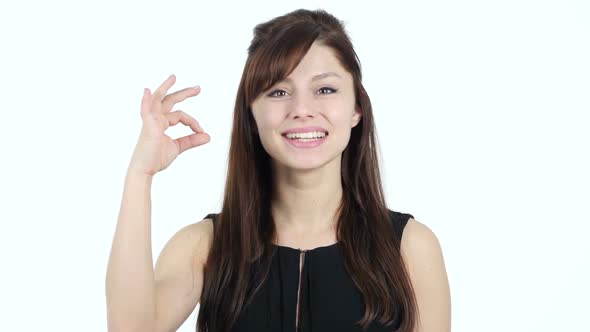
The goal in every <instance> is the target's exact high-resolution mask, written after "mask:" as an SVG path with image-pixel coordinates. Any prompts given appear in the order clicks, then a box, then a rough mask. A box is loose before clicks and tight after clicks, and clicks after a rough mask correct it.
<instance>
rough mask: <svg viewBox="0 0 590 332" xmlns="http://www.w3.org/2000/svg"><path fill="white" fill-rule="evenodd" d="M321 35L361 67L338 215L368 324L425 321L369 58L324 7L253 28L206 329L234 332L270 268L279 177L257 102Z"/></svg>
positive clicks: (213, 256)
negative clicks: (365, 69)
mask: <svg viewBox="0 0 590 332" xmlns="http://www.w3.org/2000/svg"><path fill="white" fill-rule="evenodd" d="M314 41H317V42H319V43H321V44H322V45H325V46H328V47H331V48H332V49H333V50H334V51H335V54H336V56H337V58H338V60H339V61H340V63H341V65H342V66H343V67H344V68H345V69H346V70H347V71H348V72H349V73H351V74H352V77H353V81H354V91H355V96H356V103H357V104H358V106H359V107H360V109H361V121H360V123H359V124H358V125H357V126H355V127H353V128H352V132H351V136H350V141H349V143H348V146H347V147H346V148H345V150H344V151H343V154H342V164H341V169H342V186H343V197H342V201H341V203H340V207H339V209H338V215H337V218H338V224H337V237H338V240H339V241H340V243H341V248H342V253H343V256H344V262H345V267H346V269H347V271H348V272H349V274H350V276H351V278H352V280H353V281H354V283H355V285H356V287H357V288H358V289H359V291H360V292H361V294H362V296H363V300H364V303H365V313H364V316H363V318H362V319H361V321H360V322H359V324H360V325H361V326H362V327H363V329H366V328H367V327H368V325H369V324H370V323H371V321H374V320H377V319H378V320H379V322H380V323H382V324H388V323H392V322H394V321H396V320H398V321H401V325H400V328H399V330H398V331H412V330H413V328H414V326H415V324H416V319H417V316H416V315H417V306H416V300H415V297H414V292H413V288H412V285H411V282H410V279H409V277H408V273H407V271H406V268H405V266H404V262H403V259H402V256H401V254H400V250H399V248H400V239H399V238H397V237H396V236H394V234H393V231H392V227H391V223H390V219H389V210H388V208H387V206H386V203H385V199H384V195H383V188H382V184H381V177H380V171H379V164H378V157H377V145H376V143H377V140H376V134H375V125H374V122H373V112H372V108H371V101H370V99H369V96H368V95H367V92H366V91H365V89H364V87H363V85H362V82H361V67H360V61H359V59H358V57H357V54H356V53H355V51H354V48H353V46H352V43H351V41H350V38H349V37H348V35H347V33H346V31H345V29H344V26H343V24H342V22H340V21H339V20H338V19H337V18H335V17H334V16H332V15H331V14H329V13H327V12H325V11H323V10H315V11H310V10H303V9H300V10H296V11H293V12H291V13H288V14H286V15H283V16H279V17H276V18H274V19H272V20H270V21H268V22H265V23H262V24H259V25H257V26H256V27H255V28H254V38H253V40H252V42H251V44H250V46H249V48H248V58H247V60H246V64H245V66H244V71H243V73H242V79H241V81H240V86H239V88H238V93H237V97H236V103H235V109H234V116H233V128H232V133H231V145H230V150H229V161H228V170H227V180H226V184H225V192H224V200H223V205H222V209H221V212H220V214H219V215H218V216H217V218H216V222H215V228H214V239H215V240H214V241H213V244H212V247H211V249H210V252H209V257H208V260H207V263H206V264H205V268H204V282H203V292H202V295H201V300H200V309H199V317H198V320H197V331H198V332H225V331H229V330H230V328H231V327H232V325H233V324H234V323H235V322H236V321H237V319H238V317H239V315H240V313H241V311H242V310H243V309H244V308H245V306H247V305H248V303H249V301H250V300H251V299H252V295H253V294H254V293H255V292H256V290H257V289H258V287H259V286H260V284H261V282H262V281H263V280H264V278H265V277H266V275H267V274H268V270H269V268H270V261H271V257H272V250H273V248H272V242H271V241H272V237H273V234H274V231H275V229H274V221H273V217H272V215H271V205H270V204H271V203H270V202H271V197H272V195H273V192H272V181H273V179H272V172H271V162H270V156H269V155H268V154H267V153H266V151H265V150H264V148H263V146H262V143H261V142H260V138H259V136H258V134H257V131H256V124H255V122H254V118H253V116H252V110H251V108H250V105H251V103H252V102H253V101H254V100H255V98H256V97H257V96H258V95H259V94H260V93H262V92H264V91H266V90H267V89H269V88H270V87H272V86H273V85H274V84H276V83H277V82H279V81H281V80H282V79H284V78H285V77H287V76H288V75H289V74H290V73H291V71H293V70H294V69H295V67H296V66H297V64H298V63H299V62H300V61H301V59H302V58H303V56H304V55H305V54H306V52H307V51H308V49H309V48H310V46H311V45H312V43H313V42H314Z"/></svg>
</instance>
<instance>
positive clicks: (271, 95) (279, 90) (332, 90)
mask: <svg viewBox="0 0 590 332" xmlns="http://www.w3.org/2000/svg"><path fill="white" fill-rule="evenodd" d="M324 89H326V90H331V92H330V93H322V94H325V95H326V94H327V95H329V94H333V93H336V92H337V91H338V90H337V89H333V88H329V87H327V86H325V87H322V88H320V89H319V90H324ZM277 92H285V91H284V90H281V89H277V90H273V91H272V92H271V93H269V94H268V96H269V97H282V96H276V95H274V94H275V93H277Z"/></svg>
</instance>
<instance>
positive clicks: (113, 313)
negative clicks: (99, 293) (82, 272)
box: [106, 172, 156, 331]
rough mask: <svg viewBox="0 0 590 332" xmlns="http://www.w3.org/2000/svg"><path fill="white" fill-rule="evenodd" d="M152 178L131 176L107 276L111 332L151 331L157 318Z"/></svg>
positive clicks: (126, 182)
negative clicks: (152, 222)
mask: <svg viewBox="0 0 590 332" xmlns="http://www.w3.org/2000/svg"><path fill="white" fill-rule="evenodd" d="M151 185H152V177H150V176H146V175H138V174H136V173H133V172H131V173H128V174H127V177H126V178H125V189H124V191H123V199H122V202H121V209H120V212H119V219H118V222H117V227H116V230H115V235H114V238H113V244H112V248H111V254H110V257H109V263H108V267H107V275H106V300H107V315H108V328H109V331H123V330H125V331H139V330H144V331H149V328H150V327H152V326H153V325H154V321H155V317H156V301H155V286H154V285H155V282H154V269H153V262H152V244H151V223H150V219H151V197H150V191H151Z"/></svg>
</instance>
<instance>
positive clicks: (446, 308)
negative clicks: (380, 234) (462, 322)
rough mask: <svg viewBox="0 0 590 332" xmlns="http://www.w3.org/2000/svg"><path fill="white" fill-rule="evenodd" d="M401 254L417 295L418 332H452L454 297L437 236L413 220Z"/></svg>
mask: <svg viewBox="0 0 590 332" xmlns="http://www.w3.org/2000/svg"><path fill="white" fill-rule="evenodd" d="M401 253H402V256H403V258H404V261H405V263H406V265H407V267H408V273H409V274H410V279H411V280H412V285H413V287H414V291H415V293H416V300H417V302H418V310H419V320H418V326H417V329H416V332H450V331H451V295H450V289H449V281H448V277H447V272H446V268H445V263H444V259H443V254H442V250H441V247H440V244H439V242H438V239H437V237H436V235H435V234H434V233H433V232H432V231H431V230H430V229H429V228H428V227H427V226H426V225H424V224H422V223H420V222H418V221H416V220H415V219H410V221H409V222H408V224H407V225H406V228H405V230H404V233H403V236H402V244H401Z"/></svg>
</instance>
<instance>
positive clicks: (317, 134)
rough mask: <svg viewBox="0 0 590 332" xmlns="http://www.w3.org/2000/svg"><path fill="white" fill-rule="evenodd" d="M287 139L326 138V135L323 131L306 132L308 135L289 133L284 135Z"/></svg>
mask: <svg viewBox="0 0 590 332" xmlns="http://www.w3.org/2000/svg"><path fill="white" fill-rule="evenodd" d="M285 136H286V137H287V138H290V139H293V138H307V139H309V138H322V137H324V136H326V133H325V132H323V131H312V132H308V133H290V134H287V135H285Z"/></svg>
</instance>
